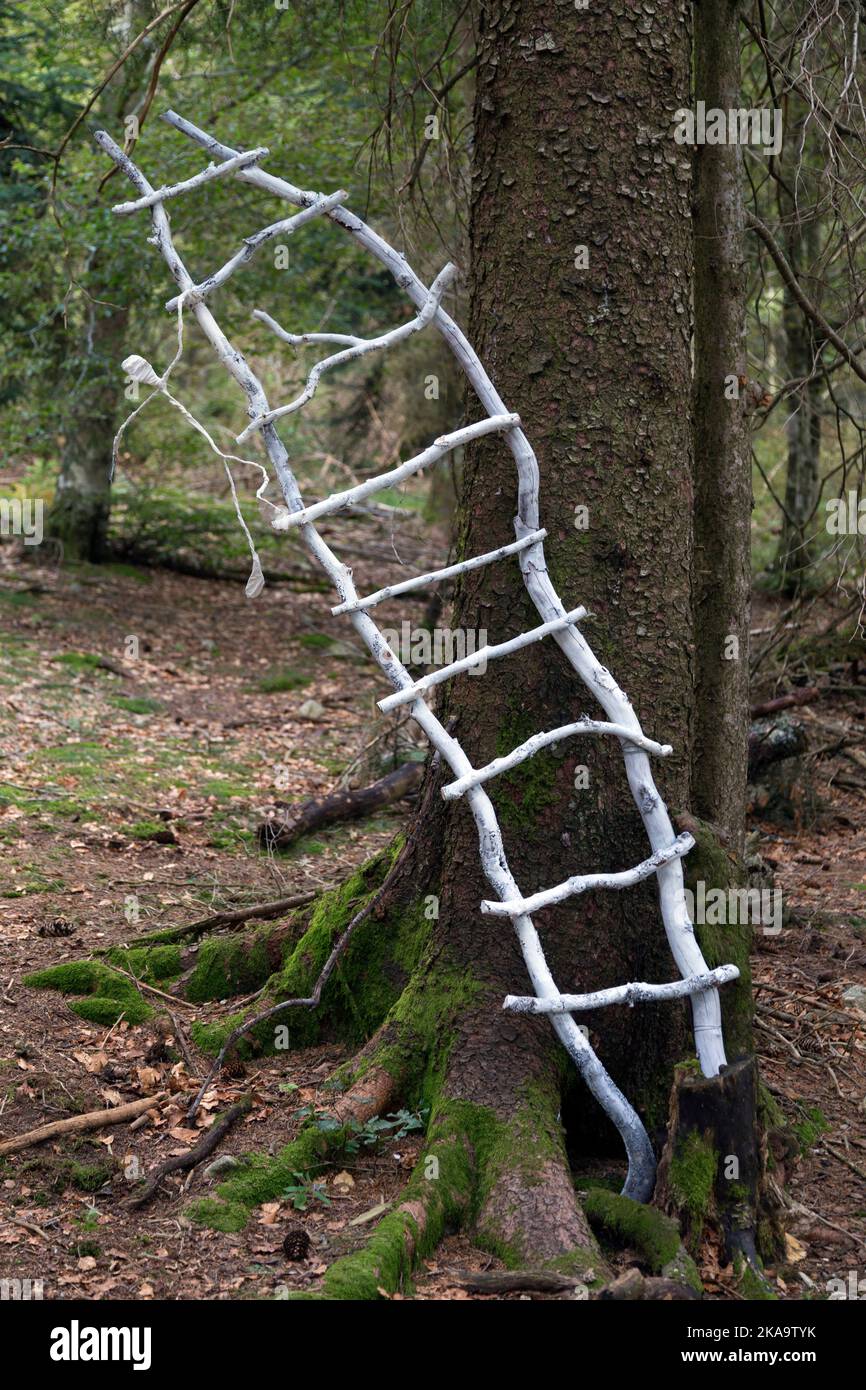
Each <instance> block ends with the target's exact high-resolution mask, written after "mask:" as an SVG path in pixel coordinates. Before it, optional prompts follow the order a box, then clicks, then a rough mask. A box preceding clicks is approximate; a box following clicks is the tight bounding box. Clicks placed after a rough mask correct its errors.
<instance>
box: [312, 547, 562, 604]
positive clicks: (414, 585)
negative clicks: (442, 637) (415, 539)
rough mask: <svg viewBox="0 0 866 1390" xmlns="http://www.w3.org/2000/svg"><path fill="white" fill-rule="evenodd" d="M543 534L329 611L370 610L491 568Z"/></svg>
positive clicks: (408, 580)
mask: <svg viewBox="0 0 866 1390" xmlns="http://www.w3.org/2000/svg"><path fill="white" fill-rule="evenodd" d="M546 535H547V532H546V531H545V530H544V529H543V528H542V530H540V531H531V532H530V534H529V535H528V536H524V537H523V538H522V540H519V541H512V542H511V544H510V545H502V546H500V547H499V549H498V550H488V552H487V554H486V555H473V557H472V559H471V560H461V561H460V562H459V564H456V565H446V567H445V569H442V570H431V571H430V573H429V574H416V575H415V578H414V579H403V580H401V582H400V583H399V584H389V585H387V586H386V588H384V589H377V590H376V592H375V594H368V595H367V597H366V598H356V599H352V600H351V601H350V602H348V603H338V604H337V606H336V608H332V609H331V612H332V613H333V614H334V615H336V614H338V613H357V612H358V611H359V610H361V609H363V608H374V607H375V606H376V604H377V603H384V601H385V599H388V598H396V597H397V595H398V594H408V593H410V592H411V591H412V590H413V589H425V588H426V587H427V585H428V584H438V583H439V582H440V580H442V579H451V577H452V576H453V575H455V574H465V573H467V571H469V570H478V569H481V568H482V566H484V565H492V564H493V562H494V560H502V559H504V558H505V556H506V555H516V554H517V552H518V551H520V550H526V549H527V547H528V546H530V545H537V544H538V542H539V541H543V540H544V538H545V536H546Z"/></svg>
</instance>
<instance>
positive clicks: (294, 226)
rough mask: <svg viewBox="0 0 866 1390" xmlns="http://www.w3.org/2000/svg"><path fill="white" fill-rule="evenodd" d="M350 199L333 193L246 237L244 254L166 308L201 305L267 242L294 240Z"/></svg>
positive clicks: (170, 302)
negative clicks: (284, 238)
mask: <svg viewBox="0 0 866 1390" xmlns="http://www.w3.org/2000/svg"><path fill="white" fill-rule="evenodd" d="M346 197H348V194H347V193H346V191H345V189H343V188H339V189H337V192H336V193H329V194H328V196H327V197H326V198H318V199H317V200H316V202H315V203H311V204H310V206H309V207H308V208H303V209H302V210H301V212H296V213H294V214H293V216H292V217H283V218H282V219H281V220H280V221H279V222H272V223H271V224H270V226H269V227H263V228H262V230H261V231H260V232H256V233H255V234H254V235H253V236H248V237H244V244H243V246H242V247H241V249H240V251H236V252H235V254H234V255H233V256H232V257H230V259H229V260H227V261H226V263H225V265H223V266H220V268H219V270H215V271H214V273H213V275H209V276H208V277H207V279H206V280H202V281H201V282H200V283H199V284H198V285H193V287H192V289H189V290H186V291H185V292H184V294H183V296H181V295H179V294H176V295H175V297H174V299H170V300H169V301H168V303H167V304H166V306H165V307H166V309H169V310H171V309H176V308H177V305H178V300H179V299H181V297H182V298H183V302H184V304H199V303H200V302H201V301H202V300H203V299H206V298H207V296H208V295H209V294H210V293H211V291H212V290H215V289H216V288H217V286H218V285H224V284H225V282H226V280H228V278H229V276H230V275H233V274H234V273H235V271H236V270H237V269H238V267H239V266H242V265H244V264H245V263H246V262H247V261H249V260H251V259H252V257H253V256H254V255H255V253H256V252H257V251H258V249H259V247H260V246H264V244H265V242H267V241H272V240H273V238H274V237H275V236H291V235H292V233H293V232H296V231H297V230H298V228H299V227H303V225H304V223H305V222H309V221H311V220H312V218H314V217H318V216H319V215H320V214H323V213H326V212H330V210H331V208H335V207H337V205H338V204H339V203H342V202H343V200H344V199H345V198H346ZM254 312H255V311H254ZM265 317H267V315H265Z"/></svg>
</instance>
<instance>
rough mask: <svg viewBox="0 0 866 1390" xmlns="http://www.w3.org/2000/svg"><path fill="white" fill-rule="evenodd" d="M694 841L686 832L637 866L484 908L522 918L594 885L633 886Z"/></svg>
mask: <svg viewBox="0 0 866 1390" xmlns="http://www.w3.org/2000/svg"><path fill="white" fill-rule="evenodd" d="M694 843H695V842H694V839H693V838H692V836H691V835H689V834H688V833H687V832H683V834H682V835H678V836H677V838H676V839H675V840H674V842H673V844H671V845H667V846H666V848H665V849H657V850H656V852H655V854H651V855H650V857H649V859H644V860H643V861H642V862H641V863H640V864H635V866H634V868H631V869H621V870H620V871H619V873H614V874H575V875H574V877H573V878H567V879H566V880H565V882H564V883H558V884H557V885H556V887H555V888H545V889H543V890H542V891H541V892H540V893H533V894H532V896H531V897H529V898H512V899H510V900H509V901H506V902H498V903H497V902H491V901H489V900H485V901H484V902H482V904H481V911H482V912H486V913H488V914H489V915H490V916H491V917H520V916H522V915H523V914H524V913H529V912H537V911H538V909H539V908H541V907H550V906H551V905H552V904H553V903H561V902H565V900H566V898H574V897H577V895H578V894H579V893H587V892H589V890H590V889H591V888H631V887H633V886H634V884H635V883H641V882H642V881H643V879H645V878H651V877H652V875H653V874H654V873H655V872H656V870H657V869H658V868H659V867H660V866H661V865H662V864H669V863H670V861H671V860H672V859H682V857H683V855H684V854H688V852H689V850H690V849H692V848H693V847H694Z"/></svg>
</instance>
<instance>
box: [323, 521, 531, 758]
mask: <svg viewBox="0 0 866 1390" xmlns="http://www.w3.org/2000/svg"><path fill="white" fill-rule="evenodd" d="M546 535H547V532H546V531H545V530H543V529H542V530H540V531H533V532H532V533H531V535H528V536H524V537H523V540H522V541H512V542H511V544H510V545H501V546H500V547H499V549H498V550H488V551H487V554H486V555H473V556H472V559H471V560H461V561H460V562H459V563H458V564H456V565H446V566H445V568H444V569H441V570H431V571H430V573H429V574H416V575H415V576H414V577H413V578H412V579H403V580H401V581H400V583H399V584H388V585H386V587H385V588H384V589H377V590H376V592H375V593H374V594H368V595H367V597H366V598H359V599H355V601H354V602H353V603H338V604H337V606H336V607H335V608H332V609H331V612H332V613H333V614H334V615H335V616H336V615H337V614H338V613H357V612H359V611H360V610H361V609H364V608H375V606H376V604H377V603H384V601H385V599H389V598H396V597H397V595H398V594H408V593H411V592H412V590H413V589H426V588H427V587H428V585H430V584H438V583H439V582H440V580H443V579H451V578H453V576H454V575H455V574H466V573H467V572H468V571H469V570H478V569H482V568H483V566H484V565H492V564H493V563H494V561H496V560H502V559H504V558H505V556H506V555H517V554H518V553H519V551H521V550H526V549H527V547H528V546H530V545H537V544H538V542H539V541H543V540H544V538H545V536H546ZM461 780H462V779H461ZM453 785H456V784H453Z"/></svg>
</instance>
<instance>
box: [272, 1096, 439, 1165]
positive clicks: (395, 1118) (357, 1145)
mask: <svg viewBox="0 0 866 1390" xmlns="http://www.w3.org/2000/svg"><path fill="white" fill-rule="evenodd" d="M427 1114H428V1111H427V1110H426V1108H425V1109H422V1110H415V1111H410V1110H405V1109H403V1110H397V1111H394V1112H393V1113H392V1114H390V1115H384V1116H383V1115H371V1116H370V1118H369V1119H368V1120H365V1121H364V1123H363V1124H361V1123H360V1122H359V1121H358V1120H354V1119H352V1120H349V1121H348V1123H347V1124H345V1125H344V1124H342V1123H341V1122H340V1121H339V1120H337V1119H335V1118H334V1116H333V1115H330V1114H328V1113H327V1111H317V1110H316V1109H315V1108H314V1107H313V1106H312V1105H305V1106H302V1108H301V1109H300V1110H299V1111H298V1118H299V1119H303V1120H309V1122H310V1124H312V1125H313V1126H314V1128H316V1129H317V1130H318V1131H319V1133H320V1134H330V1135H333V1134H336V1133H337V1132H338V1131H340V1132H341V1134H342V1148H343V1150H344V1151H345V1152H346V1153H347V1154H357V1153H359V1152H360V1150H361V1149H362V1148H373V1147H374V1146H375V1145H376V1144H378V1143H379V1141H380V1140H382V1139H391V1140H393V1141H394V1142H397V1141H399V1140H400V1139H405V1138H406V1136H407V1135H408V1134H416V1133H418V1132H419V1131H423V1130H424V1129H425V1127H426V1123H427Z"/></svg>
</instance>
